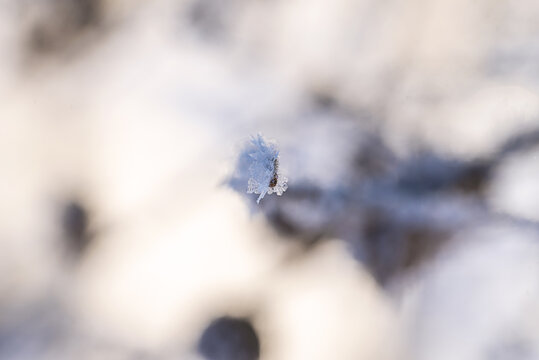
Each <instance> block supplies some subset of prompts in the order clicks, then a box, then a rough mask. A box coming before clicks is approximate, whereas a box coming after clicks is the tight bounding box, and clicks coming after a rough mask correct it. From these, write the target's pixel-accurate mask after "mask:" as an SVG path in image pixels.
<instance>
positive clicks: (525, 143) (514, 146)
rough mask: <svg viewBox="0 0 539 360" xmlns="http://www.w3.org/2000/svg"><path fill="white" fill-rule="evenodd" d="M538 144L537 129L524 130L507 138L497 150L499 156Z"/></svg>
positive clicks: (524, 149)
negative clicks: (498, 150) (499, 149)
mask: <svg viewBox="0 0 539 360" xmlns="http://www.w3.org/2000/svg"><path fill="white" fill-rule="evenodd" d="M536 146H539V130H533V131H526V132H524V133H522V134H519V135H516V136H514V137H512V138H511V139H509V140H508V141H507V142H506V143H505V144H504V145H503V147H502V149H501V151H500V152H499V155H500V157H504V156H507V155H510V154H512V153H514V152H517V151H526V150H529V149H531V148H533V147H536Z"/></svg>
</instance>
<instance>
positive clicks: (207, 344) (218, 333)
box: [198, 317, 260, 360]
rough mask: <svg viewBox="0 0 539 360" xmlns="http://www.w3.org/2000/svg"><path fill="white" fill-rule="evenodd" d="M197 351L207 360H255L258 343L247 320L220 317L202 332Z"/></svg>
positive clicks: (257, 354) (258, 349)
mask: <svg viewBox="0 0 539 360" xmlns="http://www.w3.org/2000/svg"><path fill="white" fill-rule="evenodd" d="M198 351H199V352H200V354H201V355H202V356H204V357H205V358H206V359H207V360H256V359H258V358H259V356H260V343H259V340H258V337H257V335H256V332H255V329H254V328H253V326H252V325H251V323H250V322H249V321H248V320H246V319H237V318H231V317H221V318H218V319H216V320H214V321H212V323H211V324H210V325H209V326H208V327H207V328H206V330H204V333H203V334H202V336H201V338H200V341H199V344H198Z"/></svg>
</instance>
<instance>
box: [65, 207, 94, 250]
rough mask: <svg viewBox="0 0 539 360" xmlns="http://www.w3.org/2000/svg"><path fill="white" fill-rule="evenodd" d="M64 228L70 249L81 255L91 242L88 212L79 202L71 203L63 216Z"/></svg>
mask: <svg viewBox="0 0 539 360" xmlns="http://www.w3.org/2000/svg"><path fill="white" fill-rule="evenodd" d="M62 228H63V230H64V236H65V238H66V240H67V243H68V247H69V248H70V249H71V250H72V251H73V252H74V253H75V254H79V253H81V252H82V251H84V249H85V248H86V246H87V245H88V242H89V241H90V238H91V237H90V234H89V230H88V228H89V215H88V210H86V208H85V207H84V205H82V203H80V202H78V201H72V202H69V203H68V204H67V205H66V206H65V208H64V210H63V214H62Z"/></svg>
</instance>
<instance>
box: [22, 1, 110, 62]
mask: <svg viewBox="0 0 539 360" xmlns="http://www.w3.org/2000/svg"><path fill="white" fill-rule="evenodd" d="M25 10H26V11H28V12H31V13H34V16H33V17H32V20H31V23H30V28H29V32H28V39H27V43H28V50H29V54H30V55H31V56H35V55H45V54H53V53H56V52H63V51H66V50H68V49H71V48H72V46H73V45H80V41H81V40H82V38H83V35H85V34H87V33H88V32H89V31H90V30H92V29H95V28H97V27H99V26H100V25H101V24H102V20H103V13H104V11H103V4H102V0H49V1H44V2H39V3H30V4H29V5H28V8H26V9H25Z"/></svg>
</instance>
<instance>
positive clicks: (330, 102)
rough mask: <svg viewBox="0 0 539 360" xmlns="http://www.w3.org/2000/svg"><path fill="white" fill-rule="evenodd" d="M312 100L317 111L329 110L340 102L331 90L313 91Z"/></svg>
mask: <svg viewBox="0 0 539 360" xmlns="http://www.w3.org/2000/svg"><path fill="white" fill-rule="evenodd" d="M311 99H312V102H313V104H314V106H315V107H316V108H317V109H321V110H329V109H332V108H334V107H336V106H337V105H338V100H337V97H336V95H335V93H334V92H333V91H331V90H330V89H315V90H312V91H311Z"/></svg>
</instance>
